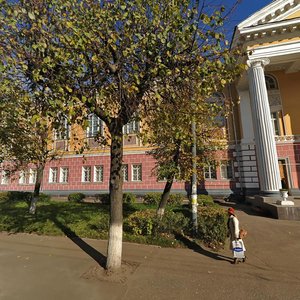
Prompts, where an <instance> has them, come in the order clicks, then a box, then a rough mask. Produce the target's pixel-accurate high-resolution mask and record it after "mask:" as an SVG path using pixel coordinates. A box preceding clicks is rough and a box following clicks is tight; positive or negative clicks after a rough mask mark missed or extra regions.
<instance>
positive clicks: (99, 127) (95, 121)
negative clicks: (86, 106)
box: [86, 114, 103, 138]
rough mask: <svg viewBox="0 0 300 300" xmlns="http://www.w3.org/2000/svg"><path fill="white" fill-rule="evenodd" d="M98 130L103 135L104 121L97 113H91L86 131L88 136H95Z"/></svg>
mask: <svg viewBox="0 0 300 300" xmlns="http://www.w3.org/2000/svg"><path fill="white" fill-rule="evenodd" d="M98 132H99V133H100V134H101V135H103V121H102V120H101V119H100V118H98V117H97V116H96V115H95V114H90V115H89V126H88V128H87V131H86V136H87V137H89V138H90V137H95V136H96V135H97V134H98Z"/></svg>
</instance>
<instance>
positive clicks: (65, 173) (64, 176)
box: [59, 167, 69, 183]
mask: <svg viewBox="0 0 300 300" xmlns="http://www.w3.org/2000/svg"><path fill="white" fill-rule="evenodd" d="M68 181H69V168H67V167H62V168H60V172H59V182H60V183H67V182H68Z"/></svg>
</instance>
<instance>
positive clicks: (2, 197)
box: [0, 192, 9, 202]
mask: <svg viewBox="0 0 300 300" xmlns="http://www.w3.org/2000/svg"><path fill="white" fill-rule="evenodd" d="M8 200H9V192H0V202H6V201H8Z"/></svg>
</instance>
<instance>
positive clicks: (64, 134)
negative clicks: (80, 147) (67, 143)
mask: <svg viewBox="0 0 300 300" xmlns="http://www.w3.org/2000/svg"><path fill="white" fill-rule="evenodd" d="M69 138H70V126H69V124H68V120H67V118H63V119H62V120H61V128H60V129H56V130H55V131H54V139H55V140H67V139H69Z"/></svg>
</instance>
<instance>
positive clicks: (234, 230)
mask: <svg viewBox="0 0 300 300" xmlns="http://www.w3.org/2000/svg"><path fill="white" fill-rule="evenodd" d="M227 212H228V223H227V226H228V231H229V237H230V249H231V250H233V248H232V242H233V241H237V240H239V239H240V238H241V237H240V224H239V220H238V218H237V216H236V215H235V211H234V209H233V208H232V207H229V208H228V211H227ZM240 241H241V240H240ZM242 247H243V251H246V249H245V246H244V243H243V242H242ZM245 259H246V258H245V257H244V258H243V261H245ZM236 262H237V259H236V258H234V263H236Z"/></svg>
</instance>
